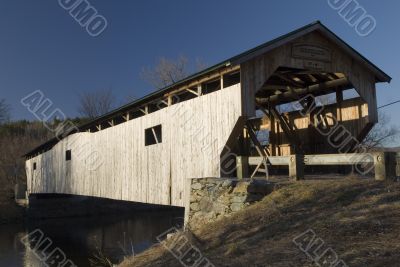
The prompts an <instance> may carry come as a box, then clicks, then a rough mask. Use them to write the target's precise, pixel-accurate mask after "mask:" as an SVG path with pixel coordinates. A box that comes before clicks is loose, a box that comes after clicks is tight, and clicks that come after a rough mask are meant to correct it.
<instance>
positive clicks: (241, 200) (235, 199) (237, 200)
mask: <svg viewBox="0 0 400 267" xmlns="http://www.w3.org/2000/svg"><path fill="white" fill-rule="evenodd" d="M246 199H247V195H243V196H234V197H233V198H232V200H231V201H232V203H244V202H246Z"/></svg>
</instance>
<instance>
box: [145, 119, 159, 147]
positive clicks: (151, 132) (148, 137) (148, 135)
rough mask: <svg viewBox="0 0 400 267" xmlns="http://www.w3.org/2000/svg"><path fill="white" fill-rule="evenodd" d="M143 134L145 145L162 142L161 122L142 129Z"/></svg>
mask: <svg viewBox="0 0 400 267" xmlns="http://www.w3.org/2000/svg"><path fill="white" fill-rule="evenodd" d="M144 136H145V140H144V143H145V146H150V145H155V144H159V143H161V142H162V129H161V124H160V125H157V126H154V127H151V128H147V129H145V131H144Z"/></svg>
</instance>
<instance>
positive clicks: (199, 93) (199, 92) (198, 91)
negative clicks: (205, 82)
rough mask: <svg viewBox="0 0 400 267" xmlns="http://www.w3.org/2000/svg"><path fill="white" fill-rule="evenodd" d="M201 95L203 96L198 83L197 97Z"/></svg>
mask: <svg viewBox="0 0 400 267" xmlns="http://www.w3.org/2000/svg"><path fill="white" fill-rule="evenodd" d="M202 94H203V92H202V87H201V83H199V84H198V85H197V95H198V96H201V95H202Z"/></svg>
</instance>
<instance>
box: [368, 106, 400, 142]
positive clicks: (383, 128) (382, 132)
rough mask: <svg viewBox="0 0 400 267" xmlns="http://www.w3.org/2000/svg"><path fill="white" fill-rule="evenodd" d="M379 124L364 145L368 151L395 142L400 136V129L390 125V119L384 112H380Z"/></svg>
mask: <svg viewBox="0 0 400 267" xmlns="http://www.w3.org/2000/svg"><path fill="white" fill-rule="evenodd" d="M378 117H379V122H378V123H377V124H376V125H375V126H374V128H372V130H371V131H370V132H369V134H368V135H367V137H366V138H365V139H364V140H363V142H362V145H363V147H364V148H366V149H367V150H370V149H372V148H376V147H384V146H387V145H390V144H391V143H393V142H395V141H396V140H397V138H398V137H399V134H400V129H399V128H398V127H397V126H396V125H393V124H390V117H389V115H387V114H386V113H384V112H379V115H378Z"/></svg>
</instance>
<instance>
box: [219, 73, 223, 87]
mask: <svg viewBox="0 0 400 267" xmlns="http://www.w3.org/2000/svg"><path fill="white" fill-rule="evenodd" d="M219 79H220V83H221V84H220V86H221V90H222V89H224V75H221V77H220V78H219Z"/></svg>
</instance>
